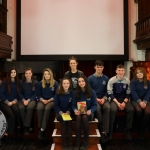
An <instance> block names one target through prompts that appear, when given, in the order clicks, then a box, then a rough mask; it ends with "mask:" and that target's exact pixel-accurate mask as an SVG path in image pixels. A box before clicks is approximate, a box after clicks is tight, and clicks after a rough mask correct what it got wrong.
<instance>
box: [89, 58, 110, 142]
mask: <svg viewBox="0 0 150 150" xmlns="http://www.w3.org/2000/svg"><path fill="white" fill-rule="evenodd" d="M94 69H95V73H94V74H92V75H90V76H89V77H88V81H89V84H90V86H91V88H92V89H93V90H95V92H96V96H97V99H96V100H97V109H96V117H97V119H98V121H99V130H100V133H101V138H100V140H101V142H102V143H105V142H107V139H108V138H107V136H108V133H109V115H110V103H109V100H108V94H107V83H108V80H109V78H108V77H107V76H106V75H104V74H103V70H104V62H103V61H101V60H96V61H95V66H94Z"/></svg>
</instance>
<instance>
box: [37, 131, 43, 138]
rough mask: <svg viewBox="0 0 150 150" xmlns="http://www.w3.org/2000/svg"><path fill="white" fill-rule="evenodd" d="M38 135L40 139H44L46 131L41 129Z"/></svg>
mask: <svg viewBox="0 0 150 150" xmlns="http://www.w3.org/2000/svg"><path fill="white" fill-rule="evenodd" d="M38 137H39V139H41V140H43V139H44V131H41V130H39V134H38Z"/></svg>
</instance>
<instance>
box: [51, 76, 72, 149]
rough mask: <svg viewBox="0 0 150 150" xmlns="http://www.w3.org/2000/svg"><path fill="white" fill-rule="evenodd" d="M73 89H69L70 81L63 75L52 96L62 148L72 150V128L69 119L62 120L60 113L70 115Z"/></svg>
mask: <svg viewBox="0 0 150 150" xmlns="http://www.w3.org/2000/svg"><path fill="white" fill-rule="evenodd" d="M72 99H73V91H72V90H71V81H70V79H69V78H66V77H64V78H63V79H62V80H61V83H60V86H59V88H58V90H57V93H56V95H55V97H54V109H55V112H56V118H57V120H58V121H60V122H61V135H62V143H63V144H62V150H72V128H71V121H64V120H63V118H62V114H69V115H71V111H72ZM66 132H67V133H68V144H67V141H66Z"/></svg>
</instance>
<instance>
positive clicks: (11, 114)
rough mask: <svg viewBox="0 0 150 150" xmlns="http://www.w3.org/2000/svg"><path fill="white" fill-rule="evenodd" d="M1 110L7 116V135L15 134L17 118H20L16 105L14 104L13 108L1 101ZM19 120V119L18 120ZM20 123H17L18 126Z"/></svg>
mask: <svg viewBox="0 0 150 150" xmlns="http://www.w3.org/2000/svg"><path fill="white" fill-rule="evenodd" d="M0 105H1V110H2V112H3V113H4V114H5V116H6V120H7V133H8V134H9V133H14V130H15V116H16V115H17V116H16V117H18V118H19V117H20V116H19V110H18V107H17V105H16V104H13V105H12V106H11V107H10V106H8V105H7V104H5V103H4V102H2V101H0ZM18 118H17V119H18ZM18 123H19V122H17V124H18Z"/></svg>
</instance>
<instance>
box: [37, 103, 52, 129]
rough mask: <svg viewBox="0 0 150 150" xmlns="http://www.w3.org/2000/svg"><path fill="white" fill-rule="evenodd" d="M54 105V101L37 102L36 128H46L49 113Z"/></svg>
mask: <svg viewBox="0 0 150 150" xmlns="http://www.w3.org/2000/svg"><path fill="white" fill-rule="evenodd" d="M53 107H54V102H50V103H48V104H46V105H45V104H44V103H43V102H38V104H37V116H38V128H43V129H46V127H47V124H48V121H49V118H50V113H51V110H52V108H53Z"/></svg>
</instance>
